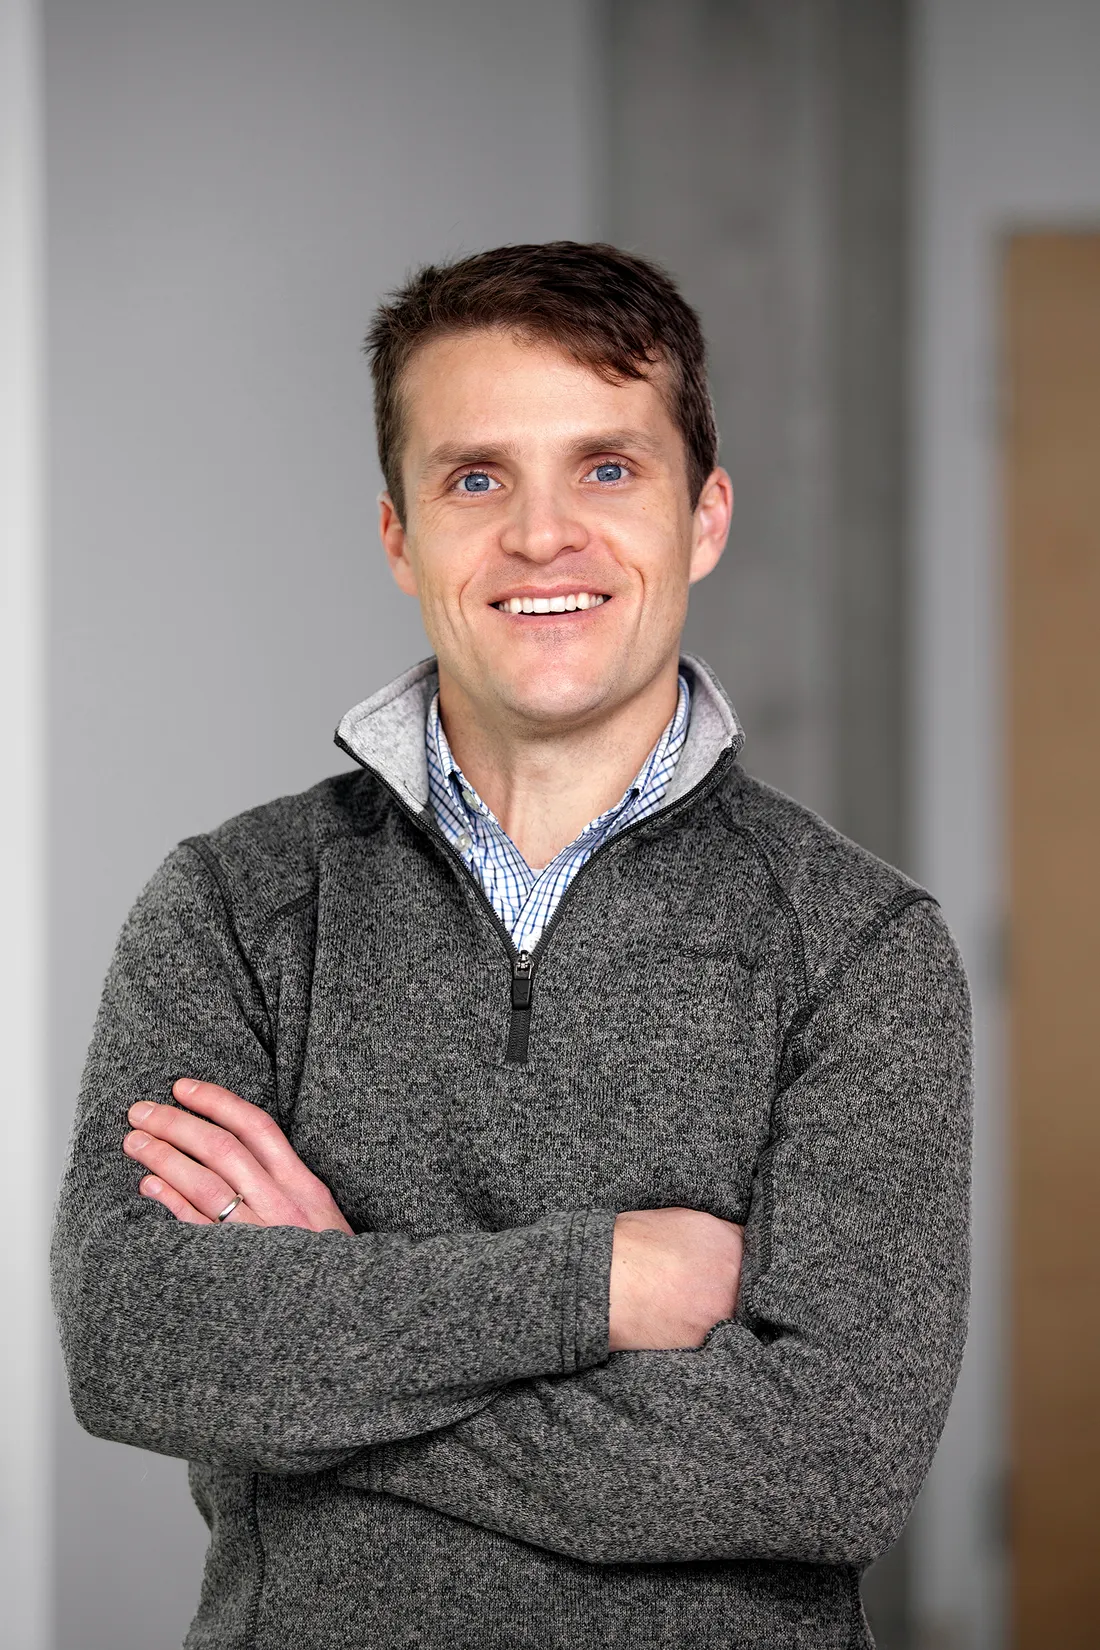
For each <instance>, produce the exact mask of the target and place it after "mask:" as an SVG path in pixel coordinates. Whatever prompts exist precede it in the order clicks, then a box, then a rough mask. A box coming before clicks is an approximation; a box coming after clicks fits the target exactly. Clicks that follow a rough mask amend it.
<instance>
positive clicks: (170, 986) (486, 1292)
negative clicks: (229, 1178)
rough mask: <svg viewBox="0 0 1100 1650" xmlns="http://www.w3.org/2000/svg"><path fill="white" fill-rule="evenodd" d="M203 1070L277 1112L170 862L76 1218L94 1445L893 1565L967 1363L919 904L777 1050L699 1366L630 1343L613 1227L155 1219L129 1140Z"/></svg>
mask: <svg viewBox="0 0 1100 1650" xmlns="http://www.w3.org/2000/svg"><path fill="white" fill-rule="evenodd" d="M150 959H153V960H152V961H151V960H150ZM186 1071H202V1072H204V1073H205V1074H206V1075H207V1076H209V1077H210V1078H212V1079H214V1080H216V1081H217V1082H218V1083H219V1084H220V1085H221V1086H222V1087H224V1088H225V1089H228V1090H230V1091H231V1092H232V1093H234V1094H237V1093H242V1092H243V1093H246V1094H249V1095H252V1096H254V1098H255V1099H256V1101H258V1102H259V1104H260V1108H261V1110H263V1111H264V1112H265V1113H267V1112H274V1110H275V1109H276V1103H277V1081H278V1072H277V1069H276V1065H275V1062H274V1059H273V1051H272V1050H271V1048H270V1046H269V1043H268V1040H267V1038H266V1035H265V1030H264V1024H263V1016H262V1012H261V1005H260V1003H259V1001H258V992H257V988H256V984H255V980H254V978H253V976H252V973H251V969H250V968H249V967H248V966H247V964H246V962H245V959H243V958H242V957H241V955H240V954H239V951H238V949H237V948H236V946H235V942H233V941H232V939H231V938H229V937H228V936H227V934H226V931H225V923H224V916H223V915H219V912H218V910H217V898H216V894H215V892H214V890H213V889H212V888H211V887H209V886H208V885H207V884H206V883H205V882H204V880H203V879H202V877H201V876H200V875H199V874H198V872H197V870H196V868H195V867H194V865H193V864H192V863H190V861H189V860H188V859H187V857H186V856H183V857H180V856H173V857H172V858H170V860H169V861H168V862H166V865H165V867H163V868H162V871H161V872H160V873H158V876H157V877H156V878H154V881H153V883H152V884H151V885H150V888H149V889H148V890H147V891H146V894H145V895H144V896H143V898H142V901H140V902H139V904H138V906H137V907H136V908H135V912H134V913H133V914H132V916H131V919H130V922H129V923H128V924H127V928H126V929H125V930H124V933H123V936H122V939H121V940H120V944H119V949H118V952H117V953H116V957H115V961H114V963H113V965H112V969H111V974H110V976H109V978H108V983H107V988H106V990H105V994H104V999H103V1004H102V1006H101V1010H100V1016H99V1019H98V1021H97V1027H96V1033H95V1036H94V1039H93V1044H92V1050H91V1052H90V1055H89V1060H88V1067H87V1070H86V1073H85V1081H84V1085H83V1089H82V1095H81V1101H80V1107H79V1110H78V1118H77V1125H76V1129H75V1133H74V1140H73V1148H72V1154H71V1159H70V1165H69V1168H68V1170H67V1173H66V1176H65V1181H64V1184H63V1187H62V1195H61V1201H60V1204H59V1210H58V1222H57V1229H56V1236H55V1246H54V1278H55V1300H56V1303H57V1308H58V1312H59V1316H60V1320H61V1326H62V1338H63V1343H64V1346H65V1352H66V1359H67V1364H68V1369H69V1379H70V1391H71V1394H72V1398H73V1404H74V1408H75V1410H76V1413H77V1416H78V1418H79V1419H80V1420H81V1421H82V1423H83V1424H84V1425H85V1426H87V1427H88V1428H89V1429H90V1430H92V1431H95V1432H97V1433H99V1434H100V1435H102V1436H106V1437H112V1438H118V1439H121V1440H122V1441H125V1442H129V1443H135V1444H139V1445H142V1446H144V1447H146V1448H152V1449H156V1450H159V1451H161V1452H163V1453H167V1454H175V1455H182V1456H185V1457H188V1458H191V1459H200V1460H211V1461H222V1462H229V1463H236V1464H238V1465H242V1466H247V1467H249V1468H251V1469H253V1470H259V1471H262V1472H274V1473H291V1472H308V1471H314V1470H318V1469H321V1468H326V1467H335V1468H337V1469H339V1470H340V1472H341V1476H342V1477H343V1478H344V1480H345V1481H346V1482H349V1483H352V1484H360V1485H362V1486H363V1487H364V1488H370V1489H374V1490H384V1491H385V1492H387V1493H390V1494H394V1495H399V1496H404V1497H407V1498H409V1499H412V1500H415V1501H418V1502H421V1503H422V1504H424V1505H426V1506H429V1507H433V1508H436V1509H438V1510H440V1511H443V1512H445V1513H449V1514H452V1515H454V1516H457V1517H460V1518H463V1519H466V1520H467V1521H469V1522H472V1523H476V1524H481V1525H482V1526H484V1527H486V1528H489V1529H493V1530H498V1531H501V1532H502V1533H505V1534H507V1535H511V1536H514V1537H518V1538H520V1539H522V1540H526V1541H530V1542H534V1543H536V1544H538V1545H541V1546H544V1547H548V1548H550V1549H552V1550H556V1551H559V1552H562V1553H566V1554H569V1555H570V1556H572V1557H575V1558H580V1559H585V1560H588V1561H590V1562H604V1563H606V1562H644V1561H661V1560H679V1559H721V1558H725V1559H739V1558H756V1559H759V1558H764V1559H794V1560H801V1561H815V1560H817V1561H824V1562H833V1563H853V1564H865V1563H868V1562H870V1561H871V1560H872V1559H873V1558H875V1557H876V1556H878V1554H879V1553H880V1552H882V1551H884V1550H885V1548H886V1547H887V1546H889V1545H890V1543H891V1542H892V1541H893V1540H894V1539H895V1538H896V1536H897V1534H898V1533H899V1531H900V1529H901V1526H902V1524H903V1523H904V1521H905V1518H906V1517H907V1516H908V1513H909V1511H910V1508H911V1506H912V1503H913V1501H914V1499H915V1497H916V1493H917V1491H918V1489H919V1487H920V1484H921V1482H922V1481H923V1478H924V1475H925V1473H926V1471H927V1468H928V1465H929V1463H930V1460H931V1456H932V1453H933V1451H934V1449H935V1445H936V1443H937V1441H938V1438H939V1435H940V1431H941V1429H942V1425H943V1420H944V1417H945V1415H946V1409H947V1405H948V1402H949V1400H950V1396H951V1392H952V1390H953V1387H954V1383H955V1378H956V1376H957V1372H958V1366H959V1362H960V1359H961V1353H962V1346H963V1341H964V1338H965V1319H966V1279H967V1265H966V1253H967V1242H968V1199H967V1188H968V1174H969V1131H970V1117H969V1014H968V1005H967V1002H966V991H965V981H964V980H963V978H962V973H961V968H960V966H959V964H958V959H957V956H956V954H955V952H954V947H953V945H952V944H951V941H950V938H949V936H948V935H947V932H946V929H945V927H944V925H943V923H942V919H940V917H939V914H938V912H937V911H936V909H935V907H934V906H933V905H931V904H930V903H928V902H916V903H911V904H908V905H907V906H905V907H904V908H902V909H899V911H898V912H897V914H896V915H894V916H893V917H892V918H891V920H889V921H887V922H884V923H883V924H882V925H881V926H880V928H879V930H878V932H877V933H875V934H874V935H873V936H871V937H870V938H869V941H868V943H867V944H866V945H864V946H863V947H862V948H861V949H859V951H858V952H857V953H856V954H855V955H854V957H853V958H852V959H851V960H850V961H849V962H848V964H847V965H846V967H845V969H844V970H843V973H842V974H841V975H840V976H839V977H838V978H836V979H835V980H833V981H831V982H829V984H828V986H827V987H826V988H825V989H824V990H823V991H822V992H821V993H820V994H819V996H818V998H817V999H815V1000H814V1001H813V1002H811V1003H809V1004H807V1008H806V1011H805V1013H804V1015H803V1016H802V1019H801V1023H800V1024H799V1026H798V1027H797V1028H796V1029H795V1030H794V1032H793V1033H792V1034H791V1035H789V1036H788V1039H787V1043H786V1047H785V1049H784V1054H783V1060H782V1063H781V1069H780V1084H779V1092H778V1094H777V1096H776V1101H775V1106H774V1114H773V1130H772V1138H771V1142H770V1145H769V1148H768V1150H767V1151H766V1152H765V1153H764V1154H763V1155H762V1158H761V1161H760V1163H759V1164H758V1166H757V1173H756V1181H755V1184H754V1188H753V1197H752V1206H751V1211H750V1214H749V1218H748V1221H747V1223H746V1227H745V1234H744V1240H745V1250H744V1258H743V1264H742V1267H741V1273H740V1285H739V1292H738V1294H737V1297H736V1304H735V1306H734V1310H733V1311H732V1313H730V1314H729V1315H727V1316H723V1317H720V1318H719V1319H718V1320H717V1321H716V1320H714V1319H713V1318H712V1319H711V1321H712V1322H715V1327H714V1328H712V1329H711V1331H710V1333H709V1334H707V1335H706V1338H705V1340H704V1341H703V1343H702V1344H701V1345H698V1344H688V1345H686V1346H685V1345H679V1346H676V1345H671V1346H668V1347H666V1348H658V1349H653V1350H627V1349H626V1343H629V1341H630V1338H631V1331H630V1328H629V1327H628V1328H627V1329H625V1330H623V1331H622V1334H623V1337H624V1344H623V1346H622V1348H621V1349H616V1348H615V1347H614V1346H613V1345H611V1343H610V1342H609V1324H610V1325H611V1326H612V1327H614V1325H613V1322H612V1320H611V1317H610V1299H611V1294H612V1283H613V1272H614V1269H613V1267H612V1265H611V1261H612V1252H613V1243H614V1240H615V1232H616V1212H615V1211H609V1210H587V1211H562V1212H555V1213H553V1214H551V1215H547V1216H544V1217H543V1218H542V1219H541V1220H539V1221H536V1222H534V1223H532V1224H531V1225H530V1226H527V1227H522V1228H514V1229H511V1230H506V1231H503V1232H496V1233H486V1232H458V1233H452V1232H448V1233H441V1234H437V1235H435V1236H432V1237H428V1238H415V1239H414V1238H411V1237H409V1236H407V1235H404V1234H400V1233H387V1232H382V1233H372V1232H366V1233H359V1234H353V1233H352V1232H350V1231H349V1230H348V1229H347V1223H346V1222H344V1221H343V1217H342V1216H341V1215H340V1213H339V1211H338V1210H337V1209H336V1207H335V1204H333V1203H332V1200H331V1198H328V1194H327V1191H326V1189H325V1188H324V1187H323V1186H321V1183H320V1182H316V1183H315V1184H314V1185H307V1183H305V1182H302V1183H301V1184H300V1185H299V1187H298V1189H297V1192H296V1193H295V1194H294V1196H295V1198H302V1199H304V1200H305V1204H306V1205H307V1207H306V1209H305V1211H303V1210H302V1208H301V1207H299V1214H302V1213H303V1212H304V1213H305V1214H306V1216H307V1218H308V1219H309V1220H310V1222H313V1221H318V1222H320V1224H319V1225H318V1224H312V1223H311V1224H308V1225H302V1224H297V1223H296V1222H295V1221H293V1220H291V1221H286V1222H285V1223H273V1224H270V1225H261V1224H259V1221H260V1220H262V1219H263V1218H264V1216H263V1215H262V1214H261V1213H259V1212H258V1211H257V1210H256V1209H255V1208H253V1209H252V1214H253V1215H254V1216H255V1219H249V1218H248V1217H247V1215H246V1216H244V1217H242V1218H241V1219H240V1220H238V1219H237V1218H236V1217H235V1216H234V1217H231V1218H230V1219H229V1220H228V1221H227V1222H226V1223H225V1226H224V1229H222V1230H218V1231H215V1230H213V1228H212V1227H211V1225H210V1224H209V1219H208V1217H207V1219H206V1220H205V1221H204V1220H203V1219H202V1218H201V1212H200V1218H197V1219H195V1220H192V1219H189V1218H187V1217H186V1215H185V1214H184V1215H182V1218H181V1217H180V1214H181V1212H180V1211H176V1212H173V1211H172V1210H171V1208H170V1207H166V1206H165V1205H164V1204H162V1203H159V1202H157V1201H156V1199H149V1198H141V1197H139V1196H137V1195H136V1178H135V1173H134V1165H133V1162H128V1161H127V1159H126V1157H125V1156H124V1155H123V1153H122V1152H121V1151H120V1149H119V1147H120V1142H121V1140H122V1138H123V1136H124V1135H125V1133H126V1120H127V1114H128V1112H129V1109H130V1107H131V1106H132V1105H134V1104H135V1103H138V1102H141V1101H148V1100H149V1098H150V1097H151V1096H154V1095H159V1096H166V1095H167V1094H168V1093H169V1092H170V1090H171V1085H172V1082H173V1081H174V1080H175V1079H176V1078H178V1077H179V1076H180V1075H181V1074H182V1073H183V1072H186ZM194 1098H195V1096H194V1095H192V1097H191V1099H192V1101H193V1100H194ZM177 1115H178V1117H180V1118H183V1117H184V1116H185V1115H187V1114H185V1113H182V1112H179V1113H177ZM191 1121H192V1123H194V1122H196V1121H200V1119H196V1118H194V1117H192V1119H191ZM226 1133H227V1136H229V1135H232V1130H227V1131H226ZM151 1138H156V1137H151ZM272 1146H274V1147H275V1149H276V1150H282V1148H281V1147H279V1146H278V1142H277V1141H276V1140H275V1136H274V1135H273V1134H271V1133H270V1132H268V1133H267V1135H266V1147H265V1149H270V1148H271V1147H272ZM219 1149H222V1150H225V1149H229V1150H232V1149H233V1148H232V1146H229V1147H228V1148H226V1147H221V1148H219ZM287 1150H288V1151H289V1147H288V1148H287ZM291 1156H293V1154H292V1153H291ZM295 1161H296V1160H295ZM283 1166H284V1168H287V1169H291V1171H292V1172H293V1170H292V1166H291V1165H289V1164H287V1163H284V1165H283ZM261 1167H262V1164H261ZM302 1172H303V1173H304V1174H306V1175H308V1171H307V1170H304V1167H303V1168H302ZM310 1178H311V1180H312V1179H313V1177H310ZM163 1183H164V1184H167V1182H163ZM231 1184H236V1185H238V1187H239V1184H240V1183H239V1182H236V1181H234V1182H231ZM196 1195H198V1194H196ZM253 1195H254V1196H255V1192H254V1193H253ZM264 1195H267V1194H266V1193H264V1194H261V1195H260V1201H261V1202H262V1201H263V1196H264ZM280 1195H286V1196H289V1195H290V1194H288V1193H286V1191H285V1189H284V1191H283V1192H282V1193H281V1194H280ZM326 1198H327V1199H328V1201H327V1203H326V1202H325V1199H326ZM311 1199H312V1200H313V1201H312V1202H311ZM225 1201H228V1198H227V1199H226V1200H225ZM250 1201H251V1200H250V1199H246V1204H247V1203H249V1202H250ZM292 1201H293V1199H292ZM221 1206H224V1204H223V1205H221ZM191 1207H192V1208H195V1205H194V1204H192V1205H191ZM279 1212H280V1211H279V1210H278V1209H277V1208H276V1207H275V1206H274V1205H271V1206H270V1207H268V1213H269V1214H278V1213H279ZM282 1213H283V1214H284V1215H286V1214H287V1213H288V1211H287V1210H285V1209H284V1210H283V1211H282ZM664 1213H666V1214H667V1213H668V1212H667V1211H666V1212H664ZM700 1218H709V1217H700ZM716 1224H718V1225H723V1224H725V1223H716ZM726 1277H727V1282H728V1277H729V1271H728V1268H727V1273H726ZM635 1327H636V1326H635ZM636 1338H637V1337H636ZM638 1344H639V1345H641V1346H644V1345H645V1341H644V1338H642V1339H640V1340H638Z"/></svg>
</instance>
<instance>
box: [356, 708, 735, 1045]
mask: <svg viewBox="0 0 1100 1650" xmlns="http://www.w3.org/2000/svg"><path fill="white" fill-rule="evenodd" d="M334 743H335V744H336V745H337V746H338V747H339V749H340V750H342V751H344V752H345V754H346V755H348V756H350V757H351V759H352V761H353V762H358V764H359V766H360V767H361V768H363V769H365V770H366V772H368V773H372V774H374V776H375V778H376V779H378V780H379V782H380V783H381V784H382V786H383V787H384V788H385V789H386V790H387V791H389V793H390V795H391V796H392V797H393V799H394V801H395V802H396V803H397V805H398V807H399V808H400V809H401V811H402V812H403V813H404V814H406V815H407V816H408V818H409V819H411V820H412V822H413V824H414V825H417V826H419V827H420V829H421V830H422V831H424V832H425V834H426V835H427V836H429V837H432V838H433V839H434V840H435V841H436V842H437V843H438V844H439V845H440V847H442V849H443V851H444V852H445V853H446V855H447V857H448V858H449V859H450V860H451V861H452V863H453V864H454V865H455V866H456V867H457V869H458V872H459V875H460V876H462V877H464V878H465V879H466V881H467V882H468V883H470V884H472V886H473V889H474V892H475V894H476V895H477V897H478V898H479V899H480V901H481V903H482V905H483V906H484V907H485V910H486V911H487V912H488V915H489V918H490V921H491V922H492V925H493V927H494V928H495V929H496V932H497V933H498V934H499V936H500V938H501V940H502V941H503V944H504V949H505V952H506V953H507V956H508V960H509V963H510V964H511V970H512V973H511V1015H510V1018H509V1021H508V1044H507V1047H506V1049H505V1053H504V1061H505V1064H506V1065H526V1064H527V1059H528V1052H527V1051H528V1042H529V1039H530V1034H531V1009H532V1006H533V1004H532V997H533V992H534V983H535V970H536V968H537V967H538V964H539V960H540V959H541V957H542V954H543V952H544V951H545V949H546V946H547V942H548V941H549V939H550V936H551V935H552V934H553V932H554V929H555V928H556V927H557V925H558V923H559V921H560V920H561V914H562V911H563V910H564V909H565V907H566V906H567V905H568V904H569V901H570V899H571V898H572V896H573V893H574V891H575V890H576V887H577V884H578V883H579V882H580V881H581V880H582V878H583V877H584V876H585V875H586V873H587V871H588V869H589V867H590V866H591V865H593V864H595V862H596V860H598V859H599V858H600V856H601V854H603V853H604V852H605V851H606V850H607V849H609V848H614V847H615V846H616V845H617V844H618V843H620V842H624V841H625V840H626V838H627V837H629V836H632V835H633V834H635V833H636V832H637V831H640V830H641V829H642V828H643V826H645V825H652V824H653V822H654V821H655V820H658V819H664V818H665V817H666V816H670V815H672V814H675V813H678V812H679V811H680V810H681V809H683V808H686V807H687V806H688V805H689V803H692V802H696V801H698V800H699V798H700V797H702V796H705V795H706V794H707V792H708V791H711V790H713V789H714V787H715V786H716V785H717V784H718V782H719V780H720V779H721V778H722V776H723V775H724V773H725V771H726V769H727V768H728V767H729V765H730V763H731V761H732V760H733V753H732V750H731V748H730V746H728V745H727V746H726V748H725V750H723V751H722V752H721V753H720V755H719V756H718V758H717V759H716V761H715V762H714V764H713V766H712V767H710V768H709V769H708V770H707V772H706V773H705V774H704V775H703V777H702V779H700V780H699V781H698V782H697V783H696V784H695V785H693V786H692V788H691V790H690V791H685V792H684V794H683V796H681V797H678V798H677V800H676V801H675V802H670V803H669V805H668V807H667V808H658V809H656V811H655V812H654V813H651V814H647V815H646V817H645V818H644V819H637V820H635V821H634V824H633V825H625V826H624V827H623V829H622V830H621V831H616V832H615V833H614V835H612V836H610V837H608V838H607V840H606V841H604V842H601V843H600V846H599V847H598V848H596V849H595V850H594V851H593V852H592V853H591V854H590V855H589V857H588V858H587V859H586V860H585V862H584V864H583V865H582V866H581V868H580V870H579V871H578V872H577V874H576V876H575V877H574V878H573V880H572V882H571V883H570V884H569V886H568V888H567V889H566V890H565V892H564V894H562V896H561V898H560V899H559V901H558V903H557V905H556V906H555V907H554V910H553V912H552V913H551V915H550V920H549V921H548V922H547V924H546V926H545V928H544V929H543V930H542V933H541V934H540V935H539V937H538V940H537V941H536V943H535V945H534V947H533V948H532V949H531V950H530V951H520V950H519V949H517V946H516V943H515V941H514V940H513V938H512V936H511V934H510V932H509V930H508V927H507V925H506V924H505V923H504V922H503V921H502V920H501V918H500V916H499V915H498V914H497V911H496V909H495V907H494V905H493V902H492V900H491V899H490V898H489V896H488V894H487V893H486V892H485V890H484V888H483V887H482V886H481V883H480V882H479V881H478V879H477V877H475V876H474V874H473V872H472V871H471V870H470V867H469V866H468V865H467V864H466V861H465V860H464V859H463V858H462V855H461V854H460V853H459V852H458V850H457V849H456V848H454V847H453V846H452V844H451V843H450V842H449V841H448V840H447V838H446V837H445V836H444V834H443V832H442V831H441V830H440V829H439V826H438V825H435V824H433V823H432V822H431V820H430V819H425V817H424V815H423V814H422V813H418V812H417V811H416V809H415V808H411V807H410V806H409V804H408V803H407V802H406V801H405V798H404V797H403V796H402V795H401V793H400V791H398V790H397V789H396V787H395V786H393V785H391V784H390V782H389V780H388V779H386V778H385V776H384V775H383V774H381V773H379V771H378V769H377V768H372V767H371V766H370V764H369V763H367V762H364V761H363V760H362V758H361V757H359V756H357V755H356V753H355V752H354V751H353V750H352V748H351V746H350V745H349V744H347V743H346V741H345V740H343V739H341V738H340V736H339V734H337V736H336V739H335V741H334Z"/></svg>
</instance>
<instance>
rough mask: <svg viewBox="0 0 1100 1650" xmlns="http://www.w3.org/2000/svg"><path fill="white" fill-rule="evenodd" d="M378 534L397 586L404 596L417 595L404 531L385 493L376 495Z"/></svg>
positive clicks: (413, 571) (414, 575) (414, 576)
mask: <svg viewBox="0 0 1100 1650" xmlns="http://www.w3.org/2000/svg"><path fill="white" fill-rule="evenodd" d="M378 532H379V535H380V537H381V539H382V548H383V549H384V550H385V552H386V560H387V561H388V562H389V564H390V572H391V573H392V574H393V576H394V578H395V579H396V580H397V583H398V585H399V586H400V588H401V589H402V590H403V591H404V592H405V594H406V596H415V595H417V594H418V591H417V586H416V569H415V568H414V567H413V564H412V562H411V560H410V559H409V553H408V541H407V539H406V536H405V529H404V527H403V526H402V524H401V521H400V518H399V517H398V514H397V509H396V507H395V505H394V502H393V499H392V498H391V497H390V495H389V493H387V492H382V493H379V495H378Z"/></svg>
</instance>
